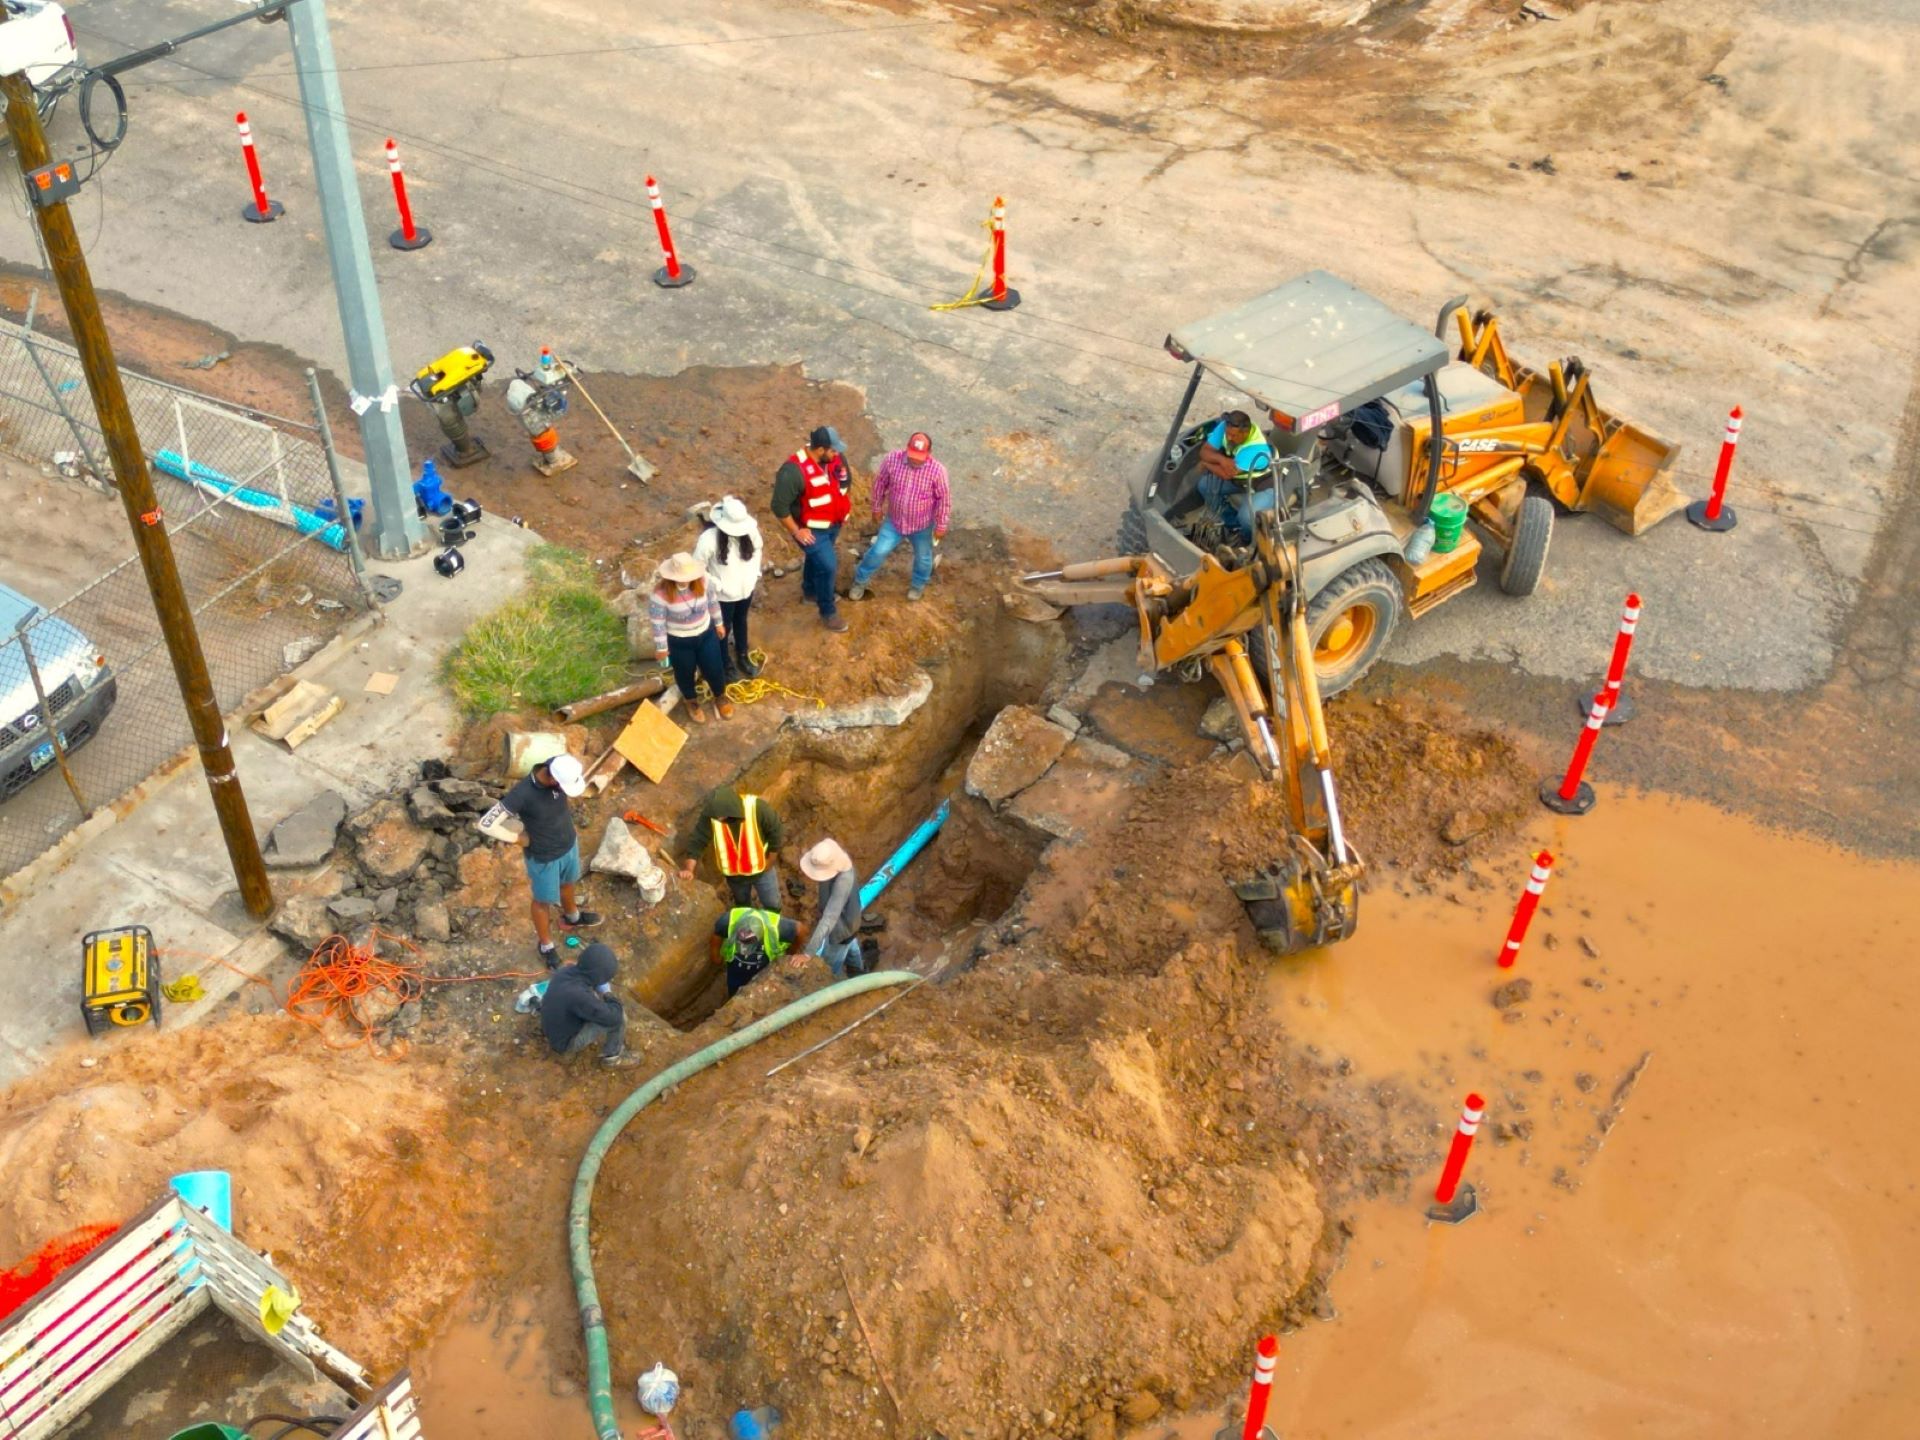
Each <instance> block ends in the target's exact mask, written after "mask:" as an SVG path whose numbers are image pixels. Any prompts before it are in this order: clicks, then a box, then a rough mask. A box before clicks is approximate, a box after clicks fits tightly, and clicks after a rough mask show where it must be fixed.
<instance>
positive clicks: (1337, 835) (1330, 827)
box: [1320, 770, 1347, 865]
mask: <svg viewBox="0 0 1920 1440" xmlns="http://www.w3.org/2000/svg"><path fill="white" fill-rule="evenodd" d="M1320 797H1321V799H1323V800H1325V801H1326V804H1327V841H1328V844H1329V846H1330V847H1331V848H1332V850H1333V863H1334V864H1336V865H1344V864H1346V863H1347V832H1346V829H1345V827H1343V826H1342V825H1341V823H1340V802H1339V801H1338V800H1336V799H1335V798H1334V794H1333V772H1332V771H1331V770H1322V771H1321V772H1320Z"/></svg>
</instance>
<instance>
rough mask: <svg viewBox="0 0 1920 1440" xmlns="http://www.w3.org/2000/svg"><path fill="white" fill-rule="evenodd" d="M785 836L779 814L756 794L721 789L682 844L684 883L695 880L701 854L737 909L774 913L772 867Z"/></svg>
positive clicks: (776, 886)
mask: <svg viewBox="0 0 1920 1440" xmlns="http://www.w3.org/2000/svg"><path fill="white" fill-rule="evenodd" d="M783 839H785V832H784V830H783V829H782V827H781V824H780V815H779V812H778V811H776V810H775V809H774V808H773V807H772V806H771V805H769V804H767V802H766V801H764V800H762V799H761V798H760V797H759V796H758V795H742V794H741V793H740V792H739V791H738V790H736V789H734V788H733V787H732V786H731V785H722V786H719V787H718V788H716V789H715V790H714V791H713V793H712V794H710V795H708V796H707V803H706V804H705V805H703V806H701V807H700V816H699V818H698V819H697V820H695V821H694V822H693V826H692V828H691V829H690V830H689V831H688V833H687V836H686V838H685V839H684V840H682V841H681V846H680V853H681V855H682V856H683V857H684V858H685V863H684V864H682V865H681V867H680V878H681V879H682V880H691V879H693V870H694V866H695V865H697V864H698V863H699V860H700V856H701V854H702V853H703V852H704V853H705V854H706V855H707V856H708V858H710V859H711V860H712V861H713V868H714V869H716V870H718V871H719V872H720V877H721V878H722V879H723V880H725V881H726V882H727V895H728V896H729V898H730V899H731V900H732V901H733V903H734V904H735V905H736V906H739V905H757V906H758V907H759V908H760V909H762V910H772V911H774V912H776V913H778V911H779V909H780V871H779V868H778V866H777V865H776V863H775V861H776V857H777V856H778V854H779V850H780V843H781V841H782V840H783Z"/></svg>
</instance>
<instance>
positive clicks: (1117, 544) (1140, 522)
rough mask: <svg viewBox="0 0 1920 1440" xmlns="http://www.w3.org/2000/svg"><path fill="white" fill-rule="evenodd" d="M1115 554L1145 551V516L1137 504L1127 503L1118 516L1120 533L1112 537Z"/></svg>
mask: <svg viewBox="0 0 1920 1440" xmlns="http://www.w3.org/2000/svg"><path fill="white" fill-rule="evenodd" d="M1113 544H1114V551H1113V553H1114V554H1116V555H1144V554H1146V553H1147V517H1146V514H1145V513H1144V512H1143V511H1142V510H1141V509H1140V507H1139V506H1138V505H1134V504H1129V505H1128V506H1127V508H1126V512H1125V513H1124V514H1122V515H1121V517H1120V533H1119V534H1118V535H1116V536H1115V537H1114V541H1113Z"/></svg>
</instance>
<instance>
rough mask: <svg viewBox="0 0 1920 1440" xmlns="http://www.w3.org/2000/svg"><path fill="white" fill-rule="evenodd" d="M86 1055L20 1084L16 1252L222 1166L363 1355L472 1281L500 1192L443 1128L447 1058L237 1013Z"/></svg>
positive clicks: (7, 1251)
mask: <svg viewBox="0 0 1920 1440" xmlns="http://www.w3.org/2000/svg"><path fill="white" fill-rule="evenodd" d="M84 1059H85V1060H87V1061H91V1062H93V1063H92V1064H91V1065H85V1066H83V1059H82V1056H81V1055H80V1054H79V1053H73V1054H70V1055H68V1056H65V1057H62V1058H61V1059H59V1060H57V1061H55V1062H54V1063H53V1064H51V1065H50V1066H48V1067H47V1068H46V1069H45V1070H43V1071H42V1072H41V1073H40V1074H38V1075H37V1076H35V1077H34V1078H32V1079H31V1080H29V1081H26V1082H24V1083H22V1084H21V1085H18V1086H16V1087H14V1088H13V1089H12V1090H11V1091H9V1092H8V1094H7V1105H6V1118H5V1120H4V1121H0V1168H3V1169H4V1171H5V1173H6V1176H7V1186H6V1193H5V1195H4V1197H0V1255H4V1256H8V1257H13V1256H20V1255H25V1254H27V1253H29V1252H31V1251H32V1250H34V1249H35V1248H36V1247H38V1246H39V1245H40V1244H41V1243H43V1242H44V1241H45V1240H46V1239H47V1238H48V1237H49V1236H52V1235H55V1234H58V1233H60V1232H61V1231H64V1230H68V1229H71V1228H72V1227H73V1226H74V1225H76V1224H78V1223H82V1222H87V1221H109V1222H115V1223H118V1222H122V1221H125V1220H128V1219H130V1218H132V1216H134V1215H135V1214H137V1213H138V1212H139V1211H140V1210H142V1209H144V1208H145V1207H146V1205H147V1204H148V1203H149V1202H151V1201H152V1200H153V1199H154V1198H155V1197H156V1196H158V1195H160V1194H162V1193H163V1192H164V1191H165V1188H166V1184H167V1178H168V1177H169V1176H171V1175H175V1174H178V1173H180V1172H182V1171H186V1170H203V1169H211V1170H226V1171H229V1172H230V1173H231V1174H232V1176H233V1183H234V1219H235V1227H236V1229H237V1231H238V1233H240V1234H241V1235H242V1236H243V1237H244V1238H245V1239H246V1241H247V1243H248V1244H250V1245H252V1246H254V1247H255V1248H258V1249H262V1250H266V1251H269V1252H270V1253H271V1254H272V1255H273V1256H274V1257H275V1258H276V1260H277V1261H279V1262H280V1263H282V1264H284V1265H285V1266H287V1267H288V1270H289V1273H290V1274H291V1275H292V1276H293V1278H294V1279H295V1281H296V1282H297V1283H298V1285H299V1287H300V1290H301V1294H302V1296H303V1297H304V1298H305V1300H306V1302H307V1304H308V1307H309V1309H310V1311H311V1313H312V1314H313V1315H314V1316H315V1317H316V1318H317V1319H318V1320H319V1321H320V1323H321V1324H322V1325H323V1326H324V1327H325V1329H326V1332H327V1335H328V1337H329V1338H330V1339H331V1340H332V1341H333V1342H334V1343H335V1344H337V1345H339V1346H341V1347H342V1348H343V1349H345V1350H346V1351H347V1352H348V1353H349V1354H352V1355H356V1356H357V1357H358V1358H361V1359H363V1360H374V1359H380V1358H384V1357H391V1356H393V1355H394V1354H395V1353H396V1351H398V1350H402V1349H403V1348H404V1345H405V1344H406V1343H407V1340H408V1339H409V1338H411V1337H413V1336H415V1335H417V1334H419V1333H421V1332H423V1331H424V1330H425V1329H426V1328H427V1327H428V1326H430V1325H431V1324H432V1323H433V1322H434V1321H435V1320H437V1319H438V1318H439V1316H440V1315H441V1313H442V1312H443V1311H444V1310H445V1308H446V1306H447V1304H448V1303H449V1302H450V1301H451V1300H452V1299H453V1298H454V1297H455V1296H457V1295H458V1294H459V1293H460V1291H461V1290H462V1289H464V1288H465V1287H466V1285H467V1284H468V1283H469V1280H470V1277H471V1276H472V1274H473V1273H474V1270H475V1268H476V1264H477V1262H478V1258H479V1256H480V1255H481V1254H482V1253H483V1252H484V1250H485V1248H486V1245H487V1242H486V1241H485V1240H484V1238H483V1231H484V1224H483V1208H482V1207H483V1206H484V1205H485V1204H486V1203H487V1200H486V1197H485V1196H483V1195H481V1194H478V1193H476V1187H473V1186H472V1185H471V1184H470V1183H469V1179H468V1173H469V1166H468V1161H467V1159H466V1158H465V1157H463V1156H462V1155H461V1154H459V1153H457V1152H456V1151H454V1150H453V1149H451V1148H450V1147H448V1146H447V1145H446V1144H445V1143H444V1131H445V1130H446V1128H447V1126H448V1113H447V1107H448V1102H449V1099H450V1095H449V1092H448V1090H447V1088H446V1086H445V1083H444V1082H445V1080H446V1078H447V1076H446V1074H445V1071H444V1068H443V1067H442V1066H441V1064H440V1063H439V1062H438V1061H437V1060H436V1059H434V1058H433V1057H431V1056H429V1055H427V1054H425V1053H421V1054H418V1055H416V1056H415V1057H413V1058H412V1059H410V1060H409V1061H408V1062H406V1063H404V1064H383V1063H380V1062H378V1061H375V1060H373V1059H371V1058H370V1057H368V1056H367V1055H366V1054H365V1052H357V1053H338V1054H336V1053H334V1052H330V1051H328V1050H326V1049H324V1048H323V1047H322V1046H321V1045H319V1044H318V1043H317V1042H316V1041H315V1040H314V1038H313V1033H312V1031H310V1030H308V1029H307V1028H306V1027H304V1026H301V1025H298V1024H296V1023H294V1022H293V1021H290V1020H286V1019H283V1018H280V1017H260V1018H250V1017H246V1016H239V1015H236V1016H233V1017H232V1018H230V1019H228V1020H226V1021H225V1022H223V1023H221V1024H217V1025H211V1026H202V1027H198V1028H195V1029H192V1030H186V1031H177V1032H169V1033H163V1034H159V1035H153V1036H150V1037H144V1038H143V1039H141V1040H139V1041H136V1042H133V1043H125V1044H120V1045H116V1046H113V1047H111V1048H106V1047H102V1048H99V1049H97V1050H89V1051H88V1052H87V1053H86V1054H85V1056H84ZM423 1215H431V1216H432V1217H433V1239H432V1243H431V1244H422V1243H420V1235H419V1228H418V1226H419V1218H420V1217H421V1216H423ZM370 1277H378V1278H377V1283H373V1282H372V1281H371V1280H370Z"/></svg>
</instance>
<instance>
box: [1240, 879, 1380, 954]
mask: <svg viewBox="0 0 1920 1440" xmlns="http://www.w3.org/2000/svg"><path fill="white" fill-rule="evenodd" d="M1233 893H1234V895H1235V897H1236V898H1238V900H1239V901H1240V903H1241V904H1242V905H1244V906H1245V907H1246V910H1247V919H1248V920H1249V921H1251V922H1252V924H1253V929H1254V933H1255V934H1256V935H1258V936H1259V937H1260V943H1261V944H1262V945H1264V946H1265V947H1266V948H1267V949H1268V950H1270V951H1272V952H1273V953H1274V954H1276V955H1297V954H1299V953H1300V952H1301V951H1302V950H1313V949H1316V948H1318V947H1320V946H1322V945H1332V944H1335V943H1337V942H1338V941H1341V940H1344V939H1346V938H1347V937H1348V936H1349V935H1351V934H1353V927H1354V922H1355V921H1356V920H1357V919H1358V918H1359V911H1360V883H1359V876H1358V874H1357V873H1355V870H1354V868H1353V867H1348V866H1336V867H1334V868H1333V869H1331V870H1329V871H1327V872H1325V876H1324V878H1323V879H1322V881H1321V883H1320V884H1319V885H1318V886H1316V885H1315V884H1314V882H1313V877H1312V875H1311V873H1310V872H1309V870H1308V868H1307V867H1306V866H1305V865H1303V864H1302V863H1301V862H1300V859H1299V857H1297V856H1289V857H1288V858H1287V859H1285V860H1281V861H1278V862H1276V863H1275V864H1273V865H1272V866H1270V867H1268V868H1267V869H1265V870H1262V871H1260V872H1259V873H1257V874H1255V875H1252V876H1249V877H1248V878H1247V879H1245V880H1240V881H1237V882H1235V883H1234V885H1233Z"/></svg>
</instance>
